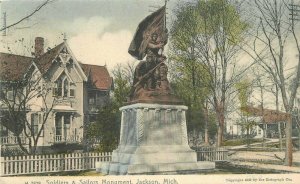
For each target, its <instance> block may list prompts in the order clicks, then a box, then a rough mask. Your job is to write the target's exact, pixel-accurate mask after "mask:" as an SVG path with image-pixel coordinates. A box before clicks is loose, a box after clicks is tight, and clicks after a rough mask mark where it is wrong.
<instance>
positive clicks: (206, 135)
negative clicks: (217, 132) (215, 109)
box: [204, 104, 209, 145]
mask: <svg viewBox="0 0 300 184" xmlns="http://www.w3.org/2000/svg"><path fill="white" fill-rule="evenodd" d="M207 108H208V107H207V104H206V106H205V109H204V121H205V130H204V142H205V144H206V145H208V144H209V135H208V109H207Z"/></svg>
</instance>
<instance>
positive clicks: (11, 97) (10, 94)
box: [6, 91, 13, 100]
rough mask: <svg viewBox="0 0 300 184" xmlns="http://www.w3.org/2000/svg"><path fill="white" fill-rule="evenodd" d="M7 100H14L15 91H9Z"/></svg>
mask: <svg viewBox="0 0 300 184" xmlns="http://www.w3.org/2000/svg"><path fill="white" fill-rule="evenodd" d="M6 98H7V100H13V91H7V96H6Z"/></svg>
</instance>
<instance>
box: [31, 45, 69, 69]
mask: <svg viewBox="0 0 300 184" xmlns="http://www.w3.org/2000/svg"><path fill="white" fill-rule="evenodd" d="M63 47H64V42H63V43H61V44H59V45H57V46H56V47H54V48H53V49H51V50H48V51H47V52H46V53H45V54H43V55H41V56H40V57H39V58H36V59H35V63H36V65H37V67H38V68H39V70H40V72H41V73H42V74H45V73H46V72H47V71H48V70H49V68H50V67H51V65H52V60H53V59H55V58H56V57H57V55H58V54H59V52H60V51H61V49H62V48H63Z"/></svg>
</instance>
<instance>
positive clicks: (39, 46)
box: [34, 37, 44, 58]
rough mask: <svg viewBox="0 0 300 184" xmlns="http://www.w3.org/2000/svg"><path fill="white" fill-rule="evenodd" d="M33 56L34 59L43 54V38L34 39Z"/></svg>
mask: <svg viewBox="0 0 300 184" xmlns="http://www.w3.org/2000/svg"><path fill="white" fill-rule="evenodd" d="M34 54H35V57H36V58H38V57H40V56H41V55H43V54H44V38H42V37H36V38H35V45H34Z"/></svg>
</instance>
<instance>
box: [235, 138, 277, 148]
mask: <svg viewBox="0 0 300 184" xmlns="http://www.w3.org/2000/svg"><path fill="white" fill-rule="evenodd" d="M278 141H279V139H268V140H267V141H266V142H265V143H266V144H268V143H275V142H278ZM261 145H262V143H261V142H256V143H252V144H250V145H249V147H255V146H261ZM242 148H248V146H247V144H243V145H239V146H230V149H231V150H235V149H242Z"/></svg>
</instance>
